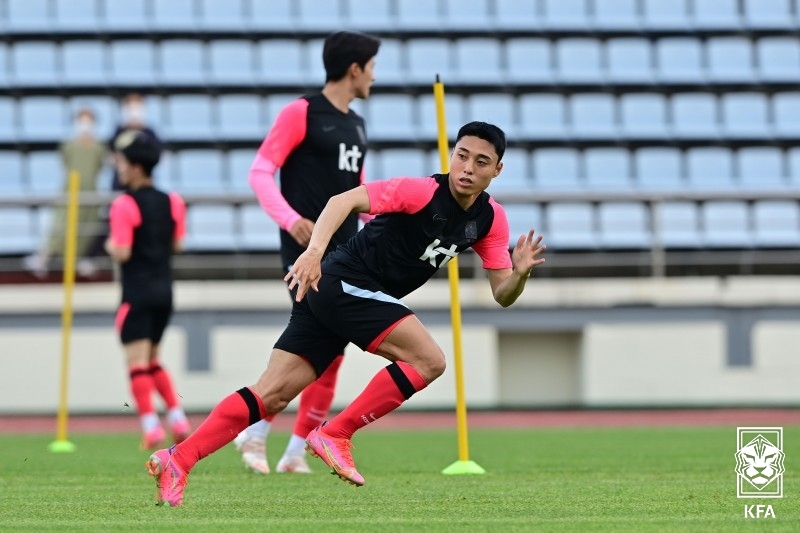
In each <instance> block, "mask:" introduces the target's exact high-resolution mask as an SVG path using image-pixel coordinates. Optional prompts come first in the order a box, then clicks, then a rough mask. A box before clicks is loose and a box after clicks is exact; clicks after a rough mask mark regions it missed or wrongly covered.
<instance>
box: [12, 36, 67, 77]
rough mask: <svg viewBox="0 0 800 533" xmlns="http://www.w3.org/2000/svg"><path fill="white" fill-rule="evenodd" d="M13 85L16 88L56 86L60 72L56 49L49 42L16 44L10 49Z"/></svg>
mask: <svg viewBox="0 0 800 533" xmlns="http://www.w3.org/2000/svg"><path fill="white" fill-rule="evenodd" d="M11 56H12V61H13V65H14V70H13V72H14V76H13V80H14V84H15V85H18V86H53V87H54V86H57V85H58V84H59V82H60V78H61V77H60V72H59V70H58V67H57V62H56V47H55V45H54V44H53V43H50V42H36V41H33V42H17V43H16V44H14V45H13V47H12V48H11Z"/></svg>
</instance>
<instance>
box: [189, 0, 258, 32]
mask: <svg viewBox="0 0 800 533" xmlns="http://www.w3.org/2000/svg"><path fill="white" fill-rule="evenodd" d="M245 3H246V2H243V1H242V0H201V1H200V13H201V15H200V22H199V25H200V27H201V28H202V29H203V30H206V31H209V30H211V31H213V30H226V31H243V30H244V28H245V19H246V18H248V17H246V16H245V9H244V5H245ZM271 3H272V2H271Z"/></svg>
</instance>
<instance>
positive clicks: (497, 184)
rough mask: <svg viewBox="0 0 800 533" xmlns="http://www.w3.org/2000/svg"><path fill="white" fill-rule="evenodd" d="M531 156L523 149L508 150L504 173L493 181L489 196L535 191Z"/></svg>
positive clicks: (505, 157)
mask: <svg viewBox="0 0 800 533" xmlns="http://www.w3.org/2000/svg"><path fill="white" fill-rule="evenodd" d="M529 165H530V156H529V154H528V152H527V150H525V149H523V148H508V149H506V153H505V154H504V155H503V171H502V172H501V173H500V175H499V176H497V177H496V178H495V179H493V180H492V183H491V185H490V186H489V194H492V195H494V194H495V193H502V192H504V193H514V192H520V191H522V192H530V191H531V190H533V184H534V182H533V172H532V170H531V169H530V168H528V167H529Z"/></svg>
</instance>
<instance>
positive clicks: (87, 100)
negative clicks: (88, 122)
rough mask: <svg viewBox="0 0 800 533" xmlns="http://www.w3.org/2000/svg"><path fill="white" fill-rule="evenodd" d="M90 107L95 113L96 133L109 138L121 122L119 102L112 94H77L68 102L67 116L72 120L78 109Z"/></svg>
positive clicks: (103, 138)
mask: <svg viewBox="0 0 800 533" xmlns="http://www.w3.org/2000/svg"><path fill="white" fill-rule="evenodd" d="M84 107H88V108H90V109H91V110H92V111H94V114H95V123H96V125H97V126H96V131H95V133H96V135H97V136H98V137H99V138H100V139H102V140H105V139H108V138H109V137H110V136H111V134H112V133H113V132H114V128H116V126H117V124H118V123H119V104H118V103H117V101H116V100H115V99H113V98H111V97H110V96H77V97H73V98H71V99H70V100H69V102H68V103H67V110H68V115H67V118H68V119H69V121H70V122H71V121H72V120H73V119H74V117H75V113H76V112H77V111H78V109H81V108H84Z"/></svg>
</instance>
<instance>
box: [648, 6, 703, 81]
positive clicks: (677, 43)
mask: <svg viewBox="0 0 800 533" xmlns="http://www.w3.org/2000/svg"><path fill="white" fill-rule="evenodd" d="M668 1H670V2H672V1H674V0H668ZM656 46H657V57H658V77H659V79H660V80H661V81H663V82H667V83H675V82H682V83H698V82H702V81H704V80H705V72H704V71H703V67H702V65H703V60H702V56H703V52H702V49H701V47H700V42H699V41H697V40H696V39H688V38H683V37H678V38H668V39H660V40H659V41H658V44H657V45H656Z"/></svg>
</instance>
